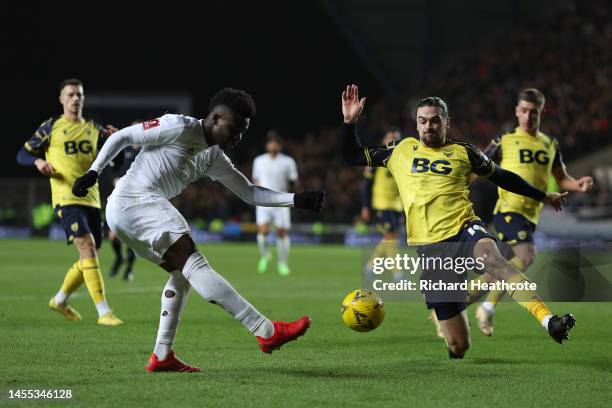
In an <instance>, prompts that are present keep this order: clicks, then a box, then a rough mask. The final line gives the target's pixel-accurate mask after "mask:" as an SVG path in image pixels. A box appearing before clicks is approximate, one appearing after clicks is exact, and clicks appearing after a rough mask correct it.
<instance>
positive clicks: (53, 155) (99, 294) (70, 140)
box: [17, 79, 123, 326]
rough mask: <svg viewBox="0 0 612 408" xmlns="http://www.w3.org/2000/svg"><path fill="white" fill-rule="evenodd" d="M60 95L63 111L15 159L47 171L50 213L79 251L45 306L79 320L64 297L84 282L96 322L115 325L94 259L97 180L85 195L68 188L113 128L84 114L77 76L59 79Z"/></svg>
mask: <svg viewBox="0 0 612 408" xmlns="http://www.w3.org/2000/svg"><path fill="white" fill-rule="evenodd" d="M59 100H60V103H61V104H62V106H63V108H64V113H63V115H62V116H59V117H55V118H50V119H48V120H46V121H45V122H43V124H42V125H40V127H39V128H38V129H37V130H36V132H35V133H34V135H33V136H32V137H31V138H30V139H28V141H27V142H26V143H25V145H24V146H23V147H22V148H21V150H20V151H19V153H18V155H17V161H18V162H19V164H21V165H24V166H27V165H34V166H36V168H37V169H38V171H39V172H40V173H41V174H43V175H44V176H47V177H49V180H50V181H51V198H52V201H53V206H54V208H55V215H56V217H57V218H58V220H59V221H60V223H61V224H62V227H63V228H64V231H65V232H66V239H67V241H68V244H70V243H74V245H75V247H76V248H77V251H78V252H79V260H78V261H76V262H75V263H74V264H73V265H72V266H71V267H70V268H69V269H68V272H67V273H66V276H65V277H64V283H63V284H62V286H61V288H60V290H59V291H58V292H57V294H56V295H55V296H54V297H52V298H51V300H50V301H49V307H50V308H51V309H52V310H55V311H56V312H59V313H61V314H62V315H63V316H64V317H65V318H66V319H68V320H73V321H74V320H81V315H80V313H79V312H77V311H76V310H75V309H74V308H72V307H71V306H69V305H68V298H69V297H70V295H71V294H72V293H73V292H74V291H75V290H77V289H78V287H79V286H81V284H82V283H83V282H85V285H86V286H87V290H88V291H89V295H90V296H91V298H92V300H93V302H94V304H95V306H96V309H97V311H98V324H100V325H105V326H117V325H120V324H122V323H123V322H122V321H121V320H120V319H119V318H117V316H115V315H114V314H113V312H112V311H111V309H110V308H109V306H108V303H107V301H106V295H105V291H104V281H103V280H102V275H101V273H100V262H99V259H98V257H99V250H100V247H101V245H102V221H101V217H100V193H99V191H98V185H97V184H96V185H95V186H94V187H93V188H92V191H91V193H90V194H89V195H88V196H86V197H77V196H75V195H74V194H72V184H73V183H74V181H75V180H76V179H77V177H79V176H80V175H82V174H83V173H84V172H86V171H87V169H89V167H90V166H91V164H92V163H93V161H94V159H95V158H96V154H97V152H98V147H99V146H100V145H101V144H102V142H103V139H104V138H105V137H107V136H108V135H109V134H110V133H112V132H113V131H114V130H116V129H115V128H113V127H112V126H107V127H106V129H105V128H102V127H101V126H100V125H98V124H97V123H95V122H94V121H92V120H85V119H83V104H84V101H85V96H84V93H83V83H82V82H81V81H80V80H78V79H67V80H65V81H63V82H62V83H61V85H60V96H59Z"/></svg>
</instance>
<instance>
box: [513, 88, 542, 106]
mask: <svg viewBox="0 0 612 408" xmlns="http://www.w3.org/2000/svg"><path fill="white" fill-rule="evenodd" d="M520 101H525V102H531V103H535V104H536V105H538V108H541V107H542V106H544V103H546V98H545V97H544V94H543V93H542V92H540V91H539V90H538V89H535V88H527V89H523V90H521V92H519V94H518V100H517V102H520Z"/></svg>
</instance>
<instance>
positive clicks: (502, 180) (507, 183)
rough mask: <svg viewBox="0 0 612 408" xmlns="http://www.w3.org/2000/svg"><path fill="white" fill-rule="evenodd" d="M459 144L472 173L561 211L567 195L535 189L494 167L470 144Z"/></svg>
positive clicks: (516, 177)
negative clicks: (463, 149) (464, 150)
mask: <svg viewBox="0 0 612 408" xmlns="http://www.w3.org/2000/svg"><path fill="white" fill-rule="evenodd" d="M460 144H461V145H463V146H464V147H465V148H466V151H467V155H468V158H469V160H470V164H471V166H472V172H473V173H475V174H478V175H479V176H483V177H486V178H488V179H489V180H491V181H492V182H493V183H494V184H496V185H497V186H498V187H500V188H503V189H504V190H507V191H510V192H511V193H515V194H520V195H522V196H525V197H529V198H532V199H534V200H536V201H545V202H548V203H549V204H550V205H551V206H552V207H553V208H554V209H555V210H557V211H561V209H562V208H563V206H564V205H565V197H566V196H567V193H563V194H559V193H546V192H544V191H542V190H540V189H538V188H535V187H534V186H533V185H531V184H530V183H529V182H527V181H526V180H525V179H523V178H522V177H521V176H519V175H518V174H516V173H513V172H511V171H508V170H506V169H503V168H501V167H499V166H497V165H495V163H493V161H492V160H491V159H490V158H489V157H487V156H486V155H485V154H484V153H482V152H481V151H480V150H478V149H477V148H476V147H474V146H472V145H471V144H469V143H460Z"/></svg>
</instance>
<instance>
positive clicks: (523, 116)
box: [515, 101, 544, 133]
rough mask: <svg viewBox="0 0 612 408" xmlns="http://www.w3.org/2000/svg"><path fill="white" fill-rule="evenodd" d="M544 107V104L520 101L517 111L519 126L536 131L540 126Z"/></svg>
mask: <svg viewBox="0 0 612 408" xmlns="http://www.w3.org/2000/svg"><path fill="white" fill-rule="evenodd" d="M543 108H544V107H543V106H538V105H537V104H536V103H533V102H527V101H519V103H518V104H517V105H516V111H515V113H516V118H517V119H518V123H519V127H520V128H521V129H523V130H524V131H527V132H530V133H533V132H536V131H537V130H538V129H539V128H540V116H541V115H542V109H543Z"/></svg>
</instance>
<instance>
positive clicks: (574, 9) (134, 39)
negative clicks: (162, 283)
mask: <svg viewBox="0 0 612 408" xmlns="http://www.w3.org/2000/svg"><path fill="white" fill-rule="evenodd" d="M11 7H16V9H15V10H14V12H15V17H16V18H17V19H20V20H23V21H27V22H28V24H27V29H25V27H24V30H23V31H22V32H20V33H19V36H18V38H17V39H15V40H14V41H13V43H12V45H11V46H10V47H9V48H8V49H7V54H8V59H7V60H8V61H11V64H10V66H11V71H12V75H11V77H10V81H8V83H7V84H6V87H7V89H8V93H7V94H8V95H10V98H9V99H8V100H7V101H10V102H9V104H10V106H11V108H10V112H11V116H10V118H5V121H4V131H5V134H6V135H7V136H5V137H6V138H7V139H8V143H7V144H5V146H4V149H2V152H1V160H0V162H1V170H2V173H1V174H2V180H1V181H0V183H1V185H2V190H3V191H4V192H6V194H3V195H2V200H1V202H0V215H1V221H0V223H1V224H2V225H3V226H4V227H24V226H29V225H31V224H32V222H33V221H32V213H33V210H35V208H36V207H38V206H39V205H40V204H43V203H46V202H48V201H49V190H48V187H47V182H46V180H44V179H43V178H41V177H38V175H37V172H36V171H35V169H33V168H31V169H24V168H20V167H18V166H17V164H16V163H15V160H14V156H15V153H16V151H17V150H18V149H19V147H20V145H21V144H22V143H23V142H24V140H25V139H26V138H27V137H28V136H29V135H30V134H31V133H32V132H33V130H34V129H35V127H36V126H37V125H38V124H39V123H40V122H41V121H42V120H44V119H46V118H47V117H50V116H53V115H57V114H59V113H60V112H61V111H60V108H61V106H60V105H59V104H58V103H57V84H58V83H59V82H60V81H61V80H62V79H63V78H66V77H73V76H74V77H78V78H81V79H82V80H83V81H84V83H85V93H86V98H87V99H86V106H85V115H86V117H92V118H94V119H96V120H97V121H99V122H100V123H103V124H106V123H112V124H114V125H115V126H117V127H123V126H126V125H129V124H130V123H131V121H133V120H146V119H148V118H151V117H155V116H158V115H161V114H163V113H164V112H167V111H169V112H180V113H184V114H191V115H193V116H196V117H203V116H204V115H205V113H206V110H207V102H208V99H209V97H210V96H211V95H212V94H213V93H214V92H215V91H216V90H218V89H219V88H221V87H224V86H232V87H237V88H242V89H245V90H247V91H248V92H250V93H252V95H253V96H254V98H255V101H256V103H257V107H258V115H257V118H256V120H255V121H254V123H253V126H252V127H251V130H250V131H249V134H248V136H247V139H246V140H245V142H244V144H243V145H241V146H240V147H239V148H238V149H236V150H235V151H232V152H230V156H231V157H232V158H233V159H234V161H235V162H236V163H237V164H238V166H239V167H240V168H241V170H243V171H244V173H245V174H247V175H250V171H251V160H252V158H253V157H254V156H255V155H257V154H260V153H261V152H262V151H263V144H264V137H265V134H266V132H267V131H268V130H269V129H272V128H274V129H276V130H278V131H279V132H280V133H281V134H282V136H283V137H284V138H285V139H286V152H287V153H289V154H291V155H292V156H294V157H295V158H296V160H297V163H298V165H299V171H300V181H301V185H302V188H304V189H316V188H324V189H325V190H326V191H327V196H328V204H327V208H326V210H325V211H324V213H323V214H321V215H320V216H319V215H313V214H308V213H304V212H294V220H295V222H296V223H298V224H299V223H307V224H306V225H305V226H303V228H300V227H299V226H298V227H297V228H296V233H298V232H300V231H302V232H304V234H305V235H306V236H307V235H310V234H309V233H310V232H311V231H312V228H311V223H313V222H322V223H324V224H323V225H324V226H325V227H326V229H325V231H327V232H329V233H333V232H336V234H335V236H334V237H333V238H331V239H332V240H337V239H342V237H343V236H344V235H343V234H344V233H345V232H346V230H347V228H338V227H334V224H343V225H345V226H348V225H350V224H352V223H353V222H354V221H355V216H356V215H357V214H358V212H359V206H360V200H359V189H360V188H361V181H360V180H361V176H360V172H361V169H358V168H345V167H342V165H341V163H340V157H339V148H338V137H339V123H340V109H339V103H338V100H339V92H340V90H341V89H342V87H343V86H344V85H345V84H346V83H349V82H354V83H358V84H359V85H360V87H361V90H362V94H363V95H366V96H368V98H369V100H368V106H367V109H366V111H365V117H364V119H363V120H362V121H361V125H360V129H361V135H362V137H364V138H365V139H366V140H368V141H370V142H374V141H376V140H377V139H378V138H379V137H380V136H381V135H382V133H383V132H384V130H385V129H386V128H387V127H389V126H398V127H400V128H401V129H402V131H403V134H404V136H410V135H414V134H415V133H414V119H413V116H412V112H413V106H414V104H415V101H416V100H417V99H418V98H420V97H424V96H427V95H438V96H441V97H442V98H444V99H445V100H446V101H447V102H448V104H449V107H450V110H451V116H452V121H453V122H452V130H451V136H452V137H454V138H457V139H461V140H466V141H469V142H472V143H474V144H476V145H478V146H479V147H481V148H482V147H484V146H486V144H487V143H488V142H489V140H490V139H491V138H492V137H493V136H495V135H497V134H500V133H501V132H502V131H504V130H508V129H511V128H513V127H514V123H515V119H514V115H513V107H514V103H515V96H516V93H517V90H518V89H520V88H521V87H526V86H534V87H538V88H539V89H541V90H542V91H543V92H544V93H545V95H546V96H547V104H546V113H545V115H544V118H543V124H542V129H543V131H544V132H548V133H549V134H551V135H553V136H555V137H557V138H559V140H560V142H561V146H562V148H563V153H564V157H565V160H566V162H568V163H570V169H571V170H574V171H576V174H580V175H586V174H591V175H593V176H594V177H595V178H596V181H597V185H596V188H595V190H594V191H593V192H591V193H589V194H587V195H584V196H579V197H578V196H577V197H574V198H572V201H571V202H572V210H573V212H574V214H576V215H578V216H580V217H581V218H583V219H585V218H593V217H607V216H609V215H610V202H611V198H610V194H609V190H610V184H611V183H612V174H611V173H612V172H611V170H610V163H611V161H610V159H609V157H611V154H610V150H609V149H608V148H609V145H610V142H611V141H612V137H611V130H610V124H609V115H610V112H611V108H612V91H611V89H612V88H611V87H610V81H611V80H612V72H611V70H612V61H611V59H612V56H611V54H612V53H611V51H610V50H611V49H612V47H611V46H610V45H611V43H612V39H611V38H612V25H611V23H610V18H609V17H610V11H609V7H607V5H606V2H605V1H595V2H584V1H570V2H554V1H540V2H535V3H533V2H528V1H522V0H505V1H499V2H495V3H494V4H491V3H490V2H485V1H475V0H474V1H470V2H468V3H467V4H463V3H462V5H461V6H459V5H457V4H455V2H452V1H443V0H438V1H428V2H425V1H416V2H401V1H383V2H371V1H319V2H300V3H295V4H294V3H291V4H290V3H288V2H274V1H273V2H263V3H261V4H260V3H258V4H254V3H252V2H239V3H226V2H207V3H206V5H204V4H201V5H190V6H189V7H188V8H181V7H173V8H162V9H159V8H150V9H146V8H145V9H143V8H141V7H137V6H130V5H122V6H121V7H119V6H118V5H113V4H112V3H108V4H105V5H100V6H99V8H97V9H96V10H92V11H91V12H86V13H80V12H79V8H78V7H79V6H78V5H76V4H75V5H71V4H66V6H65V7H64V8H62V7H55V6H51V5H41V6H39V7H37V8H35V9H32V8H31V7H30V6H28V5H15V4H11ZM568 78H571V80H567V79H568ZM604 152H605V154H604ZM475 187H476V188H474V189H473V190H475V191H474V194H473V199H474V201H475V203H476V208H477V210H478V212H479V213H480V215H481V216H483V217H484V218H485V219H488V217H489V212H490V209H491V205H492V202H493V201H494V195H495V189H494V188H493V186H492V185H490V184H489V183H487V182H481V183H478V184H476V186H475ZM107 190H108V188H107ZM174 201H175V204H176V205H177V206H178V207H179V208H180V209H181V211H182V212H183V213H184V214H185V216H186V217H187V218H188V219H189V220H191V221H193V222H194V226H197V227H199V228H201V229H203V230H204V231H206V230H210V229H211V221H213V220H218V221H217V222H216V223H212V226H213V229H214V230H215V231H223V229H222V228H221V226H222V225H225V226H227V228H225V232H226V233H227V234H226V235H227V237H230V236H231V237H234V238H236V234H237V232H238V231H239V230H242V231H243V232H247V233H248V232H249V231H251V230H252V226H251V225H250V224H249V223H250V222H252V221H253V218H254V211H253V210H252V209H250V208H248V206H246V205H244V204H243V203H241V202H240V201H239V200H237V199H235V198H233V197H232V196H231V193H230V192H229V191H227V190H225V189H223V188H222V187H221V186H219V185H216V184H214V183H211V182H209V181H205V180H203V181H201V182H198V183H195V184H194V185H192V186H190V187H189V188H188V189H187V190H185V192H184V193H183V194H182V196H180V197H178V198H177V199H175V200H174ZM37 214H38V217H39V218H38V219H37V226H38V224H42V225H43V228H40V229H39V231H38V233H43V234H44V233H45V231H46V229H45V228H44V224H46V223H47V221H46V220H48V217H46V216H45V215H46V214H48V211H44V210H42V209H39V210H38V213H37ZM546 219H547V218H546V217H544V221H543V225H542V229H543V230H545V231H546V230H548V228H547V222H546ZM219 220H220V221H222V222H224V223H225V224H222V223H220V222H219ZM553 224H554V223H553ZM316 227H318V228H315V231H317V232H321V230H322V229H321V228H320V227H321V225H316ZM553 230H554V228H553ZM2 231H3V233H4V235H9V236H10V235H15V234H17V235H19V234H26V232H25V230H24V229H18V230H15V229H7V228H3V230H2ZM34 232H35V233H36V230H34ZM338 232H339V234H338ZM552 232H556V233H561V234H562V233H563V231H552ZM332 235H333V234H332ZM241 236H243V237H248V238H250V236H249V235H248V234H246V235H244V234H242V235H241Z"/></svg>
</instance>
